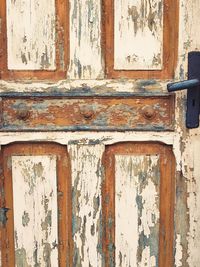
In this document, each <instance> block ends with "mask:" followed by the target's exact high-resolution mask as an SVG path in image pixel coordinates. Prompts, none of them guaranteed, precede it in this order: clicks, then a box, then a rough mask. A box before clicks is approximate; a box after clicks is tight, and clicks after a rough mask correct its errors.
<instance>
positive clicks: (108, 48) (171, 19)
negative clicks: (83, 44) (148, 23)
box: [102, 0, 179, 79]
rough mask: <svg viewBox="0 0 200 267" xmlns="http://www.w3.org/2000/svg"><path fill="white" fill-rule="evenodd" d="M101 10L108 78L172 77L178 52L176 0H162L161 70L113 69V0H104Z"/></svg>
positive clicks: (177, 7)
mask: <svg viewBox="0 0 200 267" xmlns="http://www.w3.org/2000/svg"><path fill="white" fill-rule="evenodd" d="M103 11H104V18H103V26H102V27H103V33H104V34H103V43H104V44H103V46H104V51H105V52H104V53H105V66H106V76H107V77H108V78H139V79H157V78H158V79H169V78H173V77H174V71H175V67H176V62H177V53H178V21H179V1H178V0H165V1H164V29H163V30H164V35H163V69H162V70H114V0H104V1H103ZM141 45H142V44H141Z"/></svg>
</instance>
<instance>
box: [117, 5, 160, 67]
mask: <svg viewBox="0 0 200 267" xmlns="http://www.w3.org/2000/svg"><path fill="white" fill-rule="evenodd" d="M163 2H164V1H162V0H151V1H146V0H142V1H138V0H134V1H132V0H131V1H130V0H115V1H114V6H115V27H114V28H115V34H114V48H115V49H114V69H116V70H117V69H118V70H137V69H142V70H146V69H148V70H150V69H152V70H153V69H161V68H162V53H163V40H162V38H163ZM144 44H148V45H144Z"/></svg>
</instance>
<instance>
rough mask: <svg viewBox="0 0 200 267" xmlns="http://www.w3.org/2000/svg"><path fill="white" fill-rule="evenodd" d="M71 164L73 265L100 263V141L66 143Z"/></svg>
mask: <svg viewBox="0 0 200 267" xmlns="http://www.w3.org/2000/svg"><path fill="white" fill-rule="evenodd" d="M69 152H70V157H71V166H72V223H73V226H72V227H73V228H72V232H73V240H74V255H73V266H90V267H97V266H99V267H100V266H102V240H101V239H102V236H101V235H102V207H101V201H102V200H101V183H102V166H101V158H102V154H103V152H104V146H103V145H91V146H89V145H87V146H78V145H71V146H69Z"/></svg>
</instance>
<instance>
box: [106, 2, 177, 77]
mask: <svg viewBox="0 0 200 267" xmlns="http://www.w3.org/2000/svg"><path fill="white" fill-rule="evenodd" d="M146 2H147V1H145V2H144V1H142V2H141V10H140V12H139V11H138V6H137V4H136V1H134V2H132V1H131V2H130V3H129V1H125V2H124V1H122V2H121V1H120V0H116V2H115V1H114V0H105V1H104V15H105V16H104V32H105V35H104V43H105V64H106V74H107V77H108V78H122V77H124V78H148V79H152V78H160V79H164V78H165V79H166V78H173V76H174V68H175V66H176V60H177V50H178V45H177V41H178V10H179V8H178V1H177V0H176V1H174V0H164V1H163V3H162V2H160V1H148V3H153V4H155V6H154V5H152V6H151V7H152V8H155V10H157V12H156V13H155V10H154V12H153V13H154V14H153V13H151V11H152V10H153V9H151V11H149V14H150V15H151V16H148V19H147V22H146V20H145V22H146V23H147V24H148V22H149V21H150V23H149V24H148V26H147V29H148V30H147V29H146V30H145V33H144V34H142V37H141V38H139V40H140V41H138V40H137V41H136V42H135V43H134V42H133V38H135V37H134V36H136V33H137V34H138V37H139V34H140V31H142V28H143V27H145V25H144V23H143V20H141V21H140V22H139V17H140V16H142V14H143V15H144V14H146V12H147V13H148V10H149V6H148V5H147V4H144V3H146ZM120 3H122V4H121V5H120ZM142 3H143V4H144V5H143V4H142ZM159 3H161V6H160V11H158V10H159ZM115 4H116V7H117V9H114V8H115ZM118 4H119V5H118ZM138 5H139V4H138ZM149 5H150V4H149ZM156 5H158V6H157V7H156ZM162 5H163V27H161V26H159V23H160V22H161V21H162V11H161V10H162ZM153 6H154V7H153ZM120 7H121V9H120ZM145 7H146V9H145ZM127 10H129V12H128V15H127ZM114 14H115V15H117V16H114ZM120 14H121V15H120ZM122 14H123V15H122ZM140 14H141V15H140ZM159 14H160V15H161V18H159ZM120 16H121V17H120ZM114 17H115V18H114ZM150 17H151V18H150ZM126 18H128V21H129V23H128V22H127V20H126ZM154 20H155V21H156V20H158V21H159V23H156V27H157V30H156V33H155V32H154V35H153V36H154V37H151V36H152V31H155V23H154ZM119 24H120V27H119ZM131 25H132V29H131V32H132V34H130V33H128V31H127V30H128V28H129V27H131ZM161 25H162V23H161ZM137 27H138V28H137ZM161 28H163V38H162V37H161V36H162V30H161ZM129 32H130V31H129ZM150 32H151V36H150V37H149V36H148V33H150ZM158 32H159V34H158V35H157V33H158ZM124 36H126V37H124ZM127 36H128V37H127ZM145 36H147V37H148V38H149V41H148V43H147V41H145V40H144V41H142V38H143V39H145ZM156 37H157V38H158V40H157V41H156V43H154V48H155V49H156V50H157V52H156V55H155V58H157V59H159V56H158V54H159V53H160V52H161V51H163V52H162V53H160V54H162V56H161V55H160V59H159V60H157V59H156V60H155V61H157V62H159V61H160V62H162V63H159V64H160V65H159V64H158V66H159V68H161V64H162V68H161V69H160V70H159V69H157V70H156V69H155V70H151V67H150V69H147V67H146V66H147V65H149V63H148V64H147V63H145V64H144V65H143V67H141V66H140V64H141V63H140V61H139V59H138V60H137V59H136V62H137V64H136V65H137V67H135V66H136V65H132V67H133V69H131V68H132V67H131V64H133V63H131V61H134V60H133V59H135V56H134V55H127V56H128V57H127V59H126V58H123V57H124V55H123V57H121V56H120V55H122V54H123V53H127V52H128V53H129V48H128V47H131V49H132V47H134V45H137V46H138V47H140V49H139V52H140V53H141V51H142V50H143V51H144V52H143V53H142V57H140V59H141V60H142V59H143V55H144V56H145V55H146V56H145V60H146V62H147V61H148V56H150V55H151V56H150V58H152V57H153V55H152V54H153V53H154V52H152V51H153V50H151V52H149V50H148V49H150V47H151V42H154V41H155V40H156ZM123 38H124V41H123V45H124V43H125V45H124V46H126V47H125V48H123V46H121V45H120V40H122V39H123ZM127 38H128V39H127ZM131 38H132V39H131ZM152 38H153V39H152ZM154 38H155V39H154ZM150 39H152V40H151V41H150ZM162 39H163V42H162V48H161V40H162ZM153 40H154V41H153ZM169 40H170V42H169ZM134 41H135V40H134ZM137 42H138V44H137ZM139 42H140V44H139ZM132 44H133V45H132ZM158 44H159V45H158ZM156 47H157V48H156ZM158 47H159V48H158ZM119 51H120V52H119ZM124 51H126V52H124ZM159 51H160V52H159ZM139 52H138V53H139ZM147 55H148V56H147ZM129 56H130V57H129ZM136 56H137V53H136ZM117 57H119V58H120V59H122V60H124V61H125V62H126V63H125V64H124V63H122V62H120V60H118V58H117ZM129 60H130V63H128V62H129ZM128 64H130V65H129V66H128ZM156 64H157V63H156ZM120 65H121V66H120ZM151 65H152V64H151ZM153 65H154V67H155V63H153ZM134 68H139V69H136V70H134ZM141 69H142V70H141Z"/></svg>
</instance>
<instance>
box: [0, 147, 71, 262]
mask: <svg viewBox="0 0 200 267" xmlns="http://www.w3.org/2000/svg"><path fill="white" fill-rule="evenodd" d="M1 156H2V165H3V177H2V179H3V181H4V191H5V199H4V201H3V202H4V203H2V204H3V205H4V207H6V208H8V209H9V210H8V212H7V218H8V222H7V224H6V225H5V227H4V228H3V231H2V234H3V238H4V241H5V242H4V243H3V244H2V247H3V255H2V258H3V267H8V266H10V267H11V266H17V267H22V266H36V265H37V266H55V267H56V266H60V267H62V266H63V267H64V266H70V258H71V257H70V253H71V205H70V184H71V183H70V166H69V159H68V155H67V149H66V147H64V146H59V145H54V144H41V143H40V144H14V145H8V146H5V147H3V149H2V155H1Z"/></svg>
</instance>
